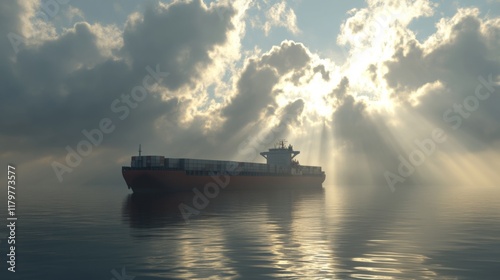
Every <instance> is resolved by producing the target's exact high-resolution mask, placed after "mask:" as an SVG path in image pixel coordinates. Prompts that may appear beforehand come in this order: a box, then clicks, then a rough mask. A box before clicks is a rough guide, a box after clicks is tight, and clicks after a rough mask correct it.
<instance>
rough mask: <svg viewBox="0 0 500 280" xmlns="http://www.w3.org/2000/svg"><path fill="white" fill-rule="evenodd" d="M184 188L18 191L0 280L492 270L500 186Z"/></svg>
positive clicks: (473, 275)
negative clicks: (205, 193)
mask: <svg viewBox="0 0 500 280" xmlns="http://www.w3.org/2000/svg"><path fill="white" fill-rule="evenodd" d="M193 196H194V194H193V193H186V194H177V195H169V196H153V197H144V196H137V195H133V194H130V193H129V192H128V191H127V189H126V187H125V186H120V187H110V186H104V187H97V186H96V187H71V188H68V187H50V188H49V187H47V188H46V189H43V188H40V189H38V190H37V191H33V192H31V191H24V192H22V191H20V193H19V195H18V197H17V198H16V199H17V208H18V209H17V216H18V218H19V220H18V221H17V227H16V271H17V272H16V273H10V272H8V271H7V263H6V254H7V253H8V247H7V243H6V239H5V237H6V235H7V230H6V226H5V225H6V224H7V222H6V214H5V212H6V211H4V210H5V209H6V198H5V196H1V197H0V199H1V201H2V205H4V206H5V207H4V206H2V208H4V210H2V211H1V212H0V213H1V215H2V216H1V221H2V223H3V224H4V225H3V226H2V229H1V230H0V234H2V236H0V237H1V238H2V242H1V243H0V249H1V263H2V264H1V267H2V268H1V269H2V271H0V279H25V280H26V279H37V280H38V279H73V280H75V279H85V280H90V279H105V280H109V279H115V280H122V279H128V280H132V279H135V280H142V279H144V280H145V279H492V280H493V279H500V191H498V190H497V189H494V188H492V189H479V190H475V189H474V188H458V187H457V188H451V187H449V188H430V187H425V188H424V187H422V188H412V189H405V190H401V191H399V190H398V191H397V192H396V193H391V192H390V191H389V190H388V188H387V189H385V188H366V187H334V186H325V189H324V190H321V191H313V192H304V191H292V190H290V191H278V192H277V191H273V192H265V191H258V192H231V191H230V190H223V191H222V192H221V193H220V194H219V195H218V196H217V197H215V198H213V199H210V201H209V204H208V206H207V207H206V208H205V209H204V210H202V211H201V212H200V213H199V214H197V215H192V216H191V217H190V219H189V222H188V223H186V221H185V220H184V219H183V217H182V215H181V213H180V211H179V208H178V206H179V204H180V203H185V204H186V205H190V206H193Z"/></svg>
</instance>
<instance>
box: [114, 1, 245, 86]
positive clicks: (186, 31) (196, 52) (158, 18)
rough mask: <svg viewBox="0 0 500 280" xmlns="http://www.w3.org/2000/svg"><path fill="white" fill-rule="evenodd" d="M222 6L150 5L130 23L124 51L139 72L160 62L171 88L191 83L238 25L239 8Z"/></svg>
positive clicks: (126, 32)
mask: <svg viewBox="0 0 500 280" xmlns="http://www.w3.org/2000/svg"><path fill="white" fill-rule="evenodd" d="M218 9H221V10H220V11H216V10H215V8H212V9H209V10H207V9H206V8H205V7H204V4H203V3H202V1H201V0H196V1H191V2H189V3H185V2H175V3H173V4H171V5H169V6H168V8H166V7H162V6H154V7H153V6H150V7H149V8H148V9H147V10H146V11H145V12H144V14H143V15H141V16H142V18H141V19H135V20H129V22H128V23H127V26H126V27H125V31H124V34H123V40H124V46H123V50H122V51H123V52H124V53H126V54H127V56H128V57H129V58H130V60H131V62H132V65H133V69H134V71H135V72H137V73H143V71H144V68H145V67H146V66H148V65H156V64H160V65H161V66H162V69H164V71H166V72H168V73H170V75H169V76H168V77H167V78H166V79H165V81H164V82H163V83H164V85H166V86H167V87H168V88H169V89H170V90H177V89H178V88H179V87H182V86H185V85H189V84H190V83H192V82H194V81H195V80H196V78H198V77H199V76H200V75H202V74H203V71H204V69H205V68H206V67H207V66H208V65H210V64H211V62H212V58H211V57H210V51H212V50H213V49H214V47H215V46H217V45H222V44H224V43H225V42H226V40H227V35H226V34H227V31H229V30H232V29H233V28H234V26H233V25H232V23H231V18H232V16H233V15H234V14H235V11H234V10H233V9H232V8H231V7H218ZM220 14H223V15H224V16H223V17H221V16H220ZM194 19H195V20H194Z"/></svg>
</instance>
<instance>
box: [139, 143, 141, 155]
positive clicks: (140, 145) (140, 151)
mask: <svg viewBox="0 0 500 280" xmlns="http://www.w3.org/2000/svg"><path fill="white" fill-rule="evenodd" d="M139 156H141V144H139Z"/></svg>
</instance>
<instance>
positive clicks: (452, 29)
mask: <svg viewBox="0 0 500 280" xmlns="http://www.w3.org/2000/svg"><path fill="white" fill-rule="evenodd" d="M499 40H500V21H499V20H498V19H481V18H479V11H478V10H477V9H460V10H458V12H457V14H456V15H455V16H453V17H452V18H450V19H441V21H440V22H439V24H438V30H437V32H436V34H434V35H433V36H431V37H430V38H429V39H428V40H427V41H426V42H424V43H419V42H417V41H412V42H410V43H409V44H408V45H407V46H401V47H399V48H398V50H397V51H396V52H395V54H394V56H393V58H392V60H391V61H388V62H387V63H386V65H387V69H388V71H387V73H386V75H385V79H386V80H387V83H388V85H389V86H390V87H391V89H392V92H393V96H394V98H396V99H398V100H402V102H409V101H410V100H412V99H413V100H417V101H418V102H417V104H414V105H413V106H414V108H412V109H414V110H415V113H416V114H419V115H421V116H424V117H425V118H426V119H427V120H428V121H430V122H432V123H434V124H436V125H438V126H440V127H448V128H453V127H452V126H456V125H457V122H458V120H454V121H451V119H452V118H454V119H457V118H458V117H460V119H462V120H460V124H461V125H460V129H459V130H455V129H450V134H452V135H454V136H455V137H456V138H457V139H460V142H462V143H463V144H464V145H466V146H469V148H479V147H478V145H479V143H482V144H480V145H483V144H488V143H491V141H498V140H500V138H499V136H500V130H499V129H500V128H499V126H498V125H495V123H497V122H498V120H499V119H500V114H499V113H498V110H497V109H496V108H498V106H500V98H498V96H497V95H496V94H495V93H494V92H489V90H488V89H487V88H486V86H485V85H483V83H484V81H487V80H489V79H492V82H493V85H491V86H490V87H493V90H495V91H497V90H498V81H499V80H500V77H499V73H500V57H498V42H499ZM480 77H482V80H481V78H480ZM488 77H490V78H488ZM482 81H483V82H482ZM495 83H496V86H495ZM481 85H483V86H481ZM479 86H481V87H482V88H481V89H480V91H478V92H479V94H484V95H488V97H487V98H486V99H487V100H480V99H478V98H477V97H476V95H477V94H476V90H477V89H478V87H479ZM495 87H496V89H495ZM490 90H491V88H490ZM474 100H476V101H477V108H474V107H476V105H475V103H476V102H475V101H474ZM466 103H467V104H466ZM457 106H462V107H464V106H466V108H472V109H471V110H473V111H471V112H468V111H467V109H464V110H465V113H464V114H463V116H466V117H462V115H460V114H459V113H458V109H459V107H457ZM478 108H479V109H478ZM450 109H451V110H453V112H451V113H450V112H448V113H446V112H447V111H448V110H450ZM476 110H477V111H476ZM469 115H470V116H469ZM462 124H463V125H462ZM450 126H451V127H450ZM463 134H466V135H473V136H474V139H475V140H477V141H475V142H476V143H472V142H471V141H469V140H467V137H463ZM483 148H484V147H483Z"/></svg>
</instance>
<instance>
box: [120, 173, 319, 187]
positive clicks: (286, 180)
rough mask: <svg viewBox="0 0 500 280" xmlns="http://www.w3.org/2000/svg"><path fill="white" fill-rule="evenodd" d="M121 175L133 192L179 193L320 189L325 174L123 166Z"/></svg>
mask: <svg viewBox="0 0 500 280" xmlns="http://www.w3.org/2000/svg"><path fill="white" fill-rule="evenodd" d="M122 173H123V178H124V179H125V181H126V182H127V185H128V187H129V189H132V190H133V191H134V192H179V191H191V190H193V188H198V189H200V190H203V189H204V188H209V189H211V188H212V189H213V188H219V189H232V190H236V189H256V188H296V187H300V188H311V189H313V188H314V189H317V188H322V183H323V181H324V180H325V175H324V174H323V175H274V176H272V175H268V176H249V175H214V176H206V175H187V174H186V172H185V171H182V170H168V169H163V170H162V169H158V170H147V169H123V170H122Z"/></svg>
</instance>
